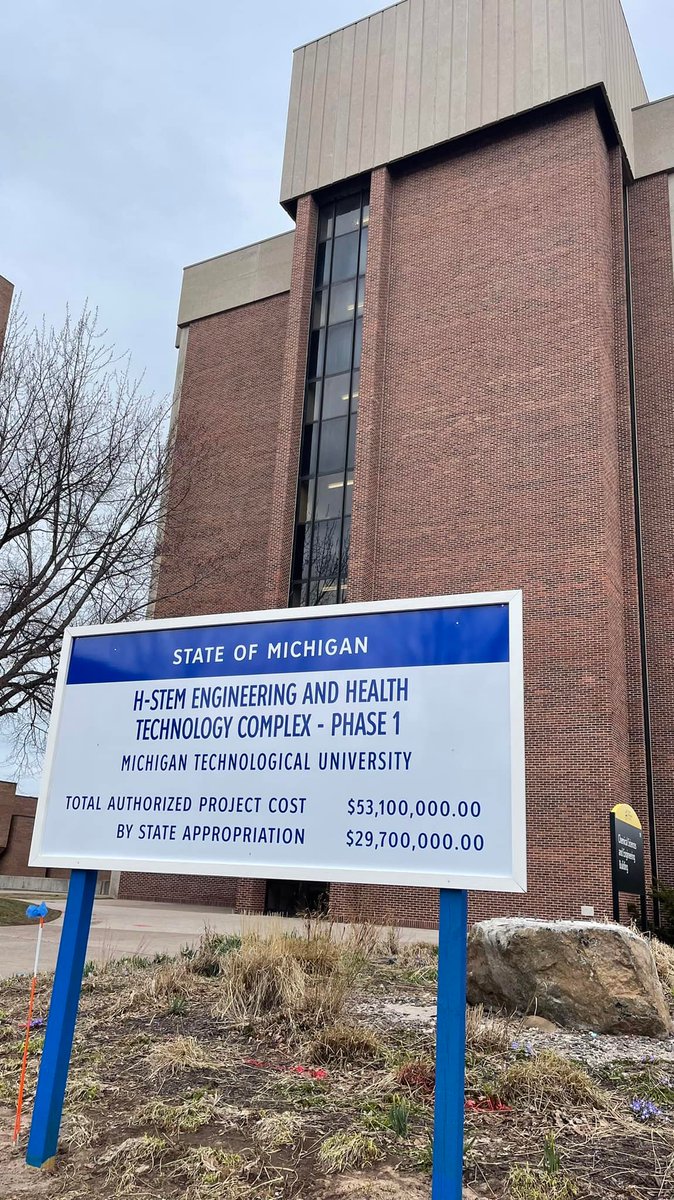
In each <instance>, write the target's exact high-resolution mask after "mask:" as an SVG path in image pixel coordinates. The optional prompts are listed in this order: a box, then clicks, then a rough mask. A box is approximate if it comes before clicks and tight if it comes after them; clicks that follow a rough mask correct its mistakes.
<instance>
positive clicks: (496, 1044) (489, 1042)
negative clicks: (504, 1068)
mask: <svg viewBox="0 0 674 1200" xmlns="http://www.w3.org/2000/svg"><path fill="white" fill-rule="evenodd" d="M515 1036H516V1028H515V1026H514V1024H513V1022H512V1021H508V1020H506V1019H505V1018H504V1017H498V1016H493V1015H492V1014H490V1013H486V1012H485V1011H484V1008H483V1007H482V1005H481V1004H476V1005H475V1006H474V1007H469V1008H467V1009H466V1045H467V1047H468V1049H469V1050H473V1051H474V1052H475V1053H479V1054H505V1053H506V1052H507V1051H508V1050H509V1049H510V1045H511V1042H512V1041H513V1038H514V1037H515Z"/></svg>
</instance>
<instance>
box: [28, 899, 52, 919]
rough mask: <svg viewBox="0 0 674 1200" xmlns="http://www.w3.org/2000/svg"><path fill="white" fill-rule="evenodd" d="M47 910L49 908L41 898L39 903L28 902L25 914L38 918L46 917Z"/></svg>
mask: <svg viewBox="0 0 674 1200" xmlns="http://www.w3.org/2000/svg"><path fill="white" fill-rule="evenodd" d="M48 912H49V909H48V908H47V905H46V904H45V902H44V900H43V901H42V903H41V904H29V905H28V908H27V909H26V916H27V917H31V919H35V920H38V919H39V918H40V917H46V915H47V913H48Z"/></svg>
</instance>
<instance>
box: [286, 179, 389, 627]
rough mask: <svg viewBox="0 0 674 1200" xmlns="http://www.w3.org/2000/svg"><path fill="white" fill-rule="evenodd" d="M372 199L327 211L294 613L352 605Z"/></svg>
mask: <svg viewBox="0 0 674 1200" xmlns="http://www.w3.org/2000/svg"><path fill="white" fill-rule="evenodd" d="M369 215H370V212H369V194H368V193H367V192H358V193H356V194H355V195H352V196H348V197H347V198H346V199H344V200H337V201H336V202H333V203H330V204H325V205H323V206H322V207H321V209H320V212H319V221H318V247H317V251H316V272H315V277H314V294H313V306H312V312H311V333H310V335H309V352H308V356H307V382H306V392H305V400H304V428H303V431H302V446H301V451H300V479H299V487H298V497H297V514H296V518H295V544H294V548H293V579H292V584H291V589H290V603H291V605H302V604H338V603H340V602H341V601H344V600H346V598H347V587H348V567H349V535H350V531H351V502H352V497H353V468H354V454H355V447H356V421H357V416H358V392H359V377H360V352H361V346H362V342H363V301H364V296H365V263H366V258H367V229H368V221H369Z"/></svg>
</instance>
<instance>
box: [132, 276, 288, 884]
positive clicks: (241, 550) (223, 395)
mask: <svg viewBox="0 0 674 1200" xmlns="http://www.w3.org/2000/svg"><path fill="white" fill-rule="evenodd" d="M287 311H288V297H287V295H280V296H273V297H270V298H269V299H266V300H260V301H258V302H257V303H255V304H248V305H245V306H243V307H241V308H236V309H232V310H231V311H229V312H226V313H221V314H218V315H217V316H213V317H207V318H205V319H204V320H202V321H196V322H195V323H194V324H193V325H191V326H190V327H189V337H188V343H187V352H186V356H185V366H184V375H183V382H182V392H181V398H180V409H179V414H178V433H177V448H178V449H177V461H176V468H175V472H174V475H175V480H176V483H175V487H174V490H173V495H172V498H171V504H170V507H169V513H168V518H167V527H166V532H165V537H164V542H163V546H162V561H161V569H160V573H159V581H158V589H157V595H158V600H157V603H156V606H155V615H156V616H157V617H168V616H186V615H196V614H202V613H203V614H207V613H219V612H239V611H245V610H250V609H256V608H263V607H264V606H265V591H264V587H265V576H266V569H267V541H268V538H269V531H270V513H271V511H272V499H273V494H274V492H273V486H274V468H275V463H276V446H277V437H278V430H279V428H280V426H281V425H282V414H283V398H282V390H281V376H282V365H283V354H284V347H285V335H286V321H287ZM186 475H187V477H189V480H190V483H189V490H187V492H186V494H184V492H185V478H186ZM236 886H237V885H236V880H233V879H228V878H211V877H208V878H204V877H199V876H188V875H151V874H140V873H139V874H123V875H122V878H121V880H120V890H119V895H120V896H123V897H125V898H128V899H147V900H149V899H154V900H170V901H172V902H185V903H195V904H214V905H221V906H223V907H230V906H232V905H233V904H234V901H235V897H236Z"/></svg>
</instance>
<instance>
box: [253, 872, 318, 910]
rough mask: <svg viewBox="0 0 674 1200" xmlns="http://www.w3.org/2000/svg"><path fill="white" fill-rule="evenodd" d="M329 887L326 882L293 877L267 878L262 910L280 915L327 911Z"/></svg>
mask: <svg viewBox="0 0 674 1200" xmlns="http://www.w3.org/2000/svg"><path fill="white" fill-rule="evenodd" d="M329 899H330V888H329V886H328V884H327V883H307V882H305V881H304V880H295V879H268V880H267V892H266V896H265V902H264V911H265V913H267V914H271V913H275V914H276V915H277V916H281V917H297V916H300V915H301V914H302V913H327V911H328V903H329Z"/></svg>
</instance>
